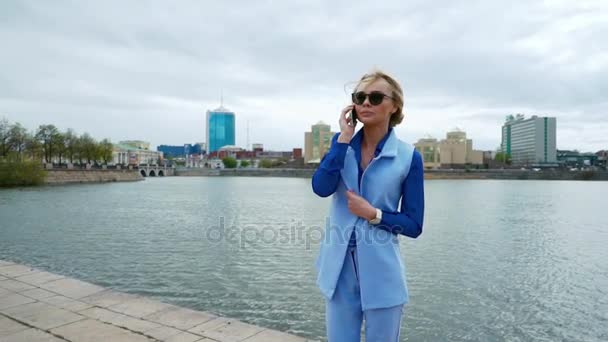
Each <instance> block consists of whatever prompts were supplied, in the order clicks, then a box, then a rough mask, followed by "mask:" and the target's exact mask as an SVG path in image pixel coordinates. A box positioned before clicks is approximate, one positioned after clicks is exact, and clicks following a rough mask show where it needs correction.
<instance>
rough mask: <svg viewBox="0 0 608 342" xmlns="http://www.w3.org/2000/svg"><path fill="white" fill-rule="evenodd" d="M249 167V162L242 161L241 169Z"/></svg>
mask: <svg viewBox="0 0 608 342" xmlns="http://www.w3.org/2000/svg"><path fill="white" fill-rule="evenodd" d="M247 166H249V161H247V160H241V167H247Z"/></svg>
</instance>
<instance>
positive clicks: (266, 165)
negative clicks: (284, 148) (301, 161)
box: [258, 158, 287, 168]
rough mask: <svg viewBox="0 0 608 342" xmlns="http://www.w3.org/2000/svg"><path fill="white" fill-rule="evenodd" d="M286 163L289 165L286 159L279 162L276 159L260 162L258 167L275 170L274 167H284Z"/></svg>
mask: <svg viewBox="0 0 608 342" xmlns="http://www.w3.org/2000/svg"><path fill="white" fill-rule="evenodd" d="M286 163H287V159H284V158H281V159H278V160H275V159H262V160H260V164H259V165H258V167H262V168H273V167H280V166H283V165H284V164H286Z"/></svg>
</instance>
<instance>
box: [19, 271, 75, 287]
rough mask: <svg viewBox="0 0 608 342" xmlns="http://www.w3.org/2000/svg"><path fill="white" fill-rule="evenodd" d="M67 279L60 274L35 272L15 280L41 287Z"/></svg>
mask: <svg viewBox="0 0 608 342" xmlns="http://www.w3.org/2000/svg"><path fill="white" fill-rule="evenodd" d="M63 278H65V277H64V276H60V275H58V274H53V273H49V272H45V271H39V272H34V273H31V274H26V275H22V276H19V277H16V278H15V280H19V281H21V282H24V283H27V284H30V285H34V286H40V285H42V284H45V283H48V282H51V281H55V280H59V279H63Z"/></svg>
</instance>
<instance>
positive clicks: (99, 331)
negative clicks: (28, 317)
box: [51, 319, 153, 342]
mask: <svg viewBox="0 0 608 342" xmlns="http://www.w3.org/2000/svg"><path fill="white" fill-rule="evenodd" d="M51 332H52V333H53V334H56V335H59V336H62V337H63V338H65V339H66V340H68V341H75V342H100V341H111V342H150V341H153V340H151V339H149V338H147V337H145V336H143V335H140V334H136V333H133V332H130V331H128V330H125V329H122V328H119V327H116V326H113V325H111V324H106V323H103V322H100V321H96V320H93V319H87V320H84V321H80V322H76V323H72V324H68V325H64V326H62V327H59V328H56V329H53V330H51Z"/></svg>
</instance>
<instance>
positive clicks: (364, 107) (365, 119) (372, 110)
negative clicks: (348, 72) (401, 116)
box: [355, 79, 397, 125]
mask: <svg viewBox="0 0 608 342" xmlns="http://www.w3.org/2000/svg"><path fill="white" fill-rule="evenodd" d="M360 91H362V92H364V93H366V94H370V93H371V92H381V93H383V94H384V95H387V96H390V97H392V94H393V92H392V91H391V86H390V85H389V84H388V82H386V80H384V79H378V80H375V81H373V82H371V83H368V84H366V85H364V86H359V87H358V88H357V90H356V92H360ZM355 109H356V110H357V119H358V120H359V121H361V123H363V124H364V125H388V122H389V120H390V118H391V115H392V114H393V113H394V112H395V111H397V107H396V106H395V103H394V102H393V100H392V99H390V98H389V97H386V96H385V97H384V99H383V100H382V102H381V103H380V104H379V105H375V106H374V105H372V104H371V103H369V96H368V97H366V98H365V101H364V102H363V103H362V104H360V105H357V104H355Z"/></svg>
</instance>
